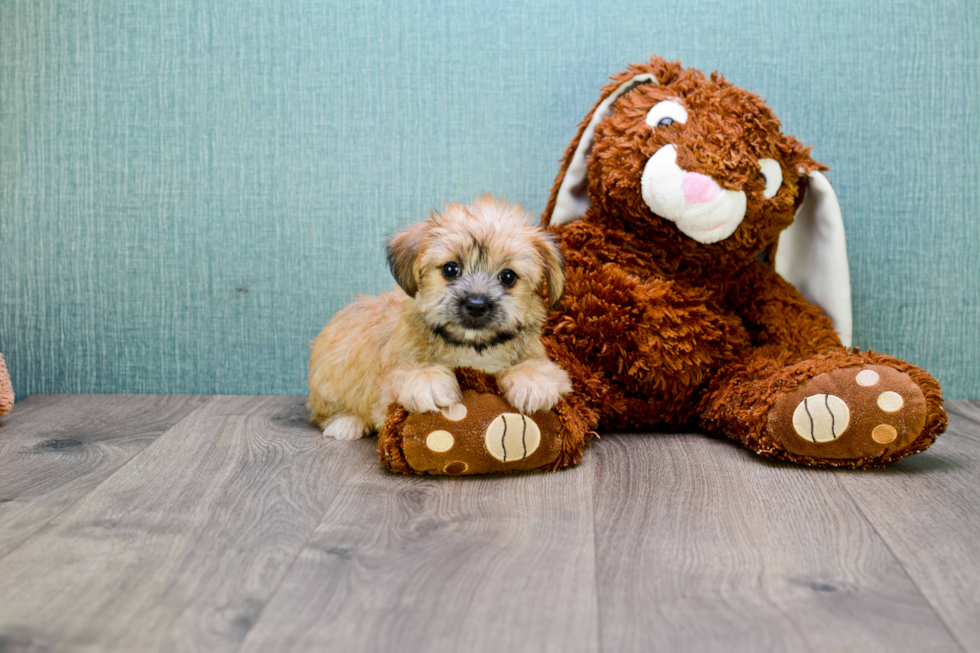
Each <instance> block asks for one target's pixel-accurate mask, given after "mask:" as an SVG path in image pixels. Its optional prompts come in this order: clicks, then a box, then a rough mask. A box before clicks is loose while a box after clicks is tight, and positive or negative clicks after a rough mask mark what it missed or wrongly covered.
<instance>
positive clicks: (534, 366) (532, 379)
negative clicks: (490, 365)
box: [497, 359, 572, 415]
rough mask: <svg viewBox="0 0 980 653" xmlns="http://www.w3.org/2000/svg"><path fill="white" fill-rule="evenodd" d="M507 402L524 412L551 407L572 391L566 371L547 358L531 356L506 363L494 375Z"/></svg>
mask: <svg viewBox="0 0 980 653" xmlns="http://www.w3.org/2000/svg"><path fill="white" fill-rule="evenodd" d="M497 383H498V384H499V385H500V389H501V390H503V391H504V396H505V397H506V398H507V401H508V402H510V405H511V406H513V407H514V408H516V409H517V410H519V411H521V412H522V413H525V414H528V415H530V414H533V413H536V412H538V411H540V410H551V409H552V408H554V407H555V404H557V403H558V400H559V399H561V396H562V395H563V394H566V393H568V392H571V391H572V383H571V381H569V379H568V373H567V372H565V370H563V369H561V368H560V367H558V366H557V365H555V364H554V363H552V362H551V361H550V360H547V359H533V360H528V361H524V362H523V363H519V364H517V365H514V366H513V367H509V368H507V369H506V370H504V371H503V372H501V373H500V375H499V376H498V377H497Z"/></svg>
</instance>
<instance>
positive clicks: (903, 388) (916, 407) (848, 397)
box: [766, 364, 927, 461]
mask: <svg viewBox="0 0 980 653" xmlns="http://www.w3.org/2000/svg"><path fill="white" fill-rule="evenodd" d="M926 416H927V406H926V399H925V395H924V394H923V392H922V389H921V388H920V387H919V386H918V385H917V384H916V383H915V381H913V380H912V378H911V377H910V376H909V375H908V374H906V373H905V372H901V371H899V370H896V369H893V368H891V367H887V366H884V365H868V364H866V365H861V366H856V367H845V368H841V369H836V370H832V371H830V372H824V373H823V374H818V375H817V376H814V377H813V378H810V379H807V380H806V381H803V382H802V383H800V384H799V385H798V386H797V387H796V388H795V389H794V390H792V391H790V392H786V393H783V394H781V395H780V396H779V397H778V398H777V399H776V403H775V405H774V406H773V408H772V410H771V411H770V413H769V419H768V424H767V429H766V430H767V432H768V433H767V434H768V436H769V438H770V439H771V440H772V441H773V443H775V444H777V445H779V446H781V447H782V448H783V449H784V450H785V451H787V452H788V453H790V454H793V455H795V456H805V457H807V458H811V459H828V460H829V461H833V460H862V459H876V460H881V459H885V458H894V457H895V455H896V454H898V455H899V457H901V456H902V455H908V454H909V453H914V451H912V450H910V447H912V445H913V444H914V443H915V442H916V440H917V439H918V438H919V436H920V434H921V433H922V431H923V427H924V426H925V424H926Z"/></svg>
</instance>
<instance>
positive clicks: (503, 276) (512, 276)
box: [497, 269, 517, 288]
mask: <svg viewBox="0 0 980 653" xmlns="http://www.w3.org/2000/svg"><path fill="white" fill-rule="evenodd" d="M497 278H498V279H500V283H501V284H503V286H504V288H513V287H514V284H515V283H517V273H516V272H514V271H513V270H510V269H507V270H504V271H503V272H501V273H500V274H498V275H497Z"/></svg>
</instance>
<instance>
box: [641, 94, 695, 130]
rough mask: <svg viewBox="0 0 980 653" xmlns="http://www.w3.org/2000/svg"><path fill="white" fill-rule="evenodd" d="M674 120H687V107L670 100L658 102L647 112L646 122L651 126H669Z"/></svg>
mask: <svg viewBox="0 0 980 653" xmlns="http://www.w3.org/2000/svg"><path fill="white" fill-rule="evenodd" d="M675 122H679V123H681V124H682V125H683V124H684V123H686V122H687V109H685V108H684V107H682V106H681V105H679V104H678V103H677V102H673V101H672V100H665V101H663V102H658V103H657V104H655V105H654V107H653V108H652V109H650V113H648V114H647V124H648V125H650V126H651V127H670V126H671V125H673V124H674V123H675Z"/></svg>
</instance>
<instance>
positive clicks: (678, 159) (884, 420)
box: [381, 57, 946, 473]
mask: <svg viewBox="0 0 980 653" xmlns="http://www.w3.org/2000/svg"><path fill="white" fill-rule="evenodd" d="M612 80H613V81H612V82H611V83H610V84H608V85H607V86H605V87H604V88H603V89H602V92H601V97H600V99H599V102H598V103H597V104H596V106H595V107H594V108H593V109H592V111H590V112H589V114H588V115H587V116H586V117H585V119H584V120H583V122H582V124H581V125H580V127H579V130H578V133H577V135H576V136H575V138H574V140H573V141H572V143H571V144H570V145H569V147H568V149H567V151H566V153H565V157H564V161H563V165H562V167H561V170H560V171H559V174H558V177H557V179H556V180H555V184H554V187H553V189H552V192H551V197H550V200H549V202H548V206H547V208H546V210H545V212H544V216H543V221H544V223H545V224H547V225H550V228H551V229H552V230H553V231H554V233H555V234H556V235H557V236H558V238H559V239H560V241H561V243H562V245H563V251H564V253H565V256H566V259H567V267H566V276H567V279H566V294H565V299H564V301H563V305H562V308H561V310H560V311H559V312H558V313H555V314H553V315H552V316H551V318H550V319H549V321H548V323H547V325H546V327H545V330H544V334H545V343H546V346H547V348H548V351H549V354H550V355H551V357H552V358H553V359H554V360H555V361H556V362H557V363H558V364H559V365H560V366H562V367H563V368H564V369H565V370H567V371H568V372H569V374H570V376H571V378H572V382H573V385H574V387H575V395H574V396H573V397H572V398H571V399H570V402H569V403H572V402H574V403H572V405H571V406H568V407H567V410H566V416H567V417H571V416H572V413H573V409H574V412H575V413H576V414H575V415H574V418H575V419H574V420H572V419H566V421H567V422H568V424H569V425H570V426H571V427H572V428H573V429H575V428H578V429H579V430H578V431H577V432H576V433H575V437H573V438H570V441H574V442H576V443H584V441H585V438H584V437H582V431H590V430H592V429H594V428H602V429H607V430H617V429H648V430H653V429H677V428H689V427H696V428H700V429H701V430H703V431H705V432H706V433H708V434H712V435H718V436H724V437H728V438H731V439H734V440H738V441H740V442H741V443H742V444H744V445H745V446H746V447H748V448H750V449H752V450H753V451H755V452H757V453H759V454H762V455H764V456H767V457H770V458H776V459H780V460H784V461H790V462H795V463H800V464H804V465H811V466H834V467H873V466H879V465H883V464H887V463H891V462H895V461H897V460H900V459H902V458H904V457H905V456H908V455H910V454H913V453H917V452H920V451H923V450H925V449H926V448H928V447H929V445H931V444H932V443H933V441H934V440H935V439H936V437H937V436H939V435H940V434H941V433H942V432H943V431H944V430H945V427H946V413H945V410H944V408H943V400H942V394H941V392H940V389H939V384H938V383H937V382H936V381H935V379H933V378H932V377H931V376H930V375H929V374H928V373H926V372H925V371H923V370H921V369H919V368H917V367H915V366H913V365H910V364H909V363H906V362H904V361H901V360H898V359H895V358H892V357H890V356H886V355H883V354H877V353H873V352H871V351H866V352H859V351H858V350H856V349H855V350H851V349H849V348H848V347H846V346H845V345H848V344H849V340H850V321H851V315H850V282H849V278H848V272H847V259H846V252H845V246H844V232H843V222H842V220H841V216H840V210H839V206H838V204H837V200H836V197H835V196H834V193H833V189H832V187H831V186H830V183H829V182H828V181H827V178H826V177H825V176H824V175H823V174H822V172H821V171H822V170H825V169H826V167H825V166H823V165H821V164H819V163H817V162H816V161H814V160H813V159H811V158H810V155H809V148H805V147H803V146H802V145H801V144H800V143H799V142H797V141H796V139H794V138H793V137H792V136H785V135H783V133H782V132H781V130H780V124H779V121H778V120H777V119H776V117H775V116H774V115H773V114H772V112H771V111H770V110H769V108H768V107H766V106H765V104H764V102H763V101H762V100H761V99H760V98H759V97H758V96H756V95H754V94H752V93H749V92H748V91H745V90H743V89H740V88H738V87H735V86H732V85H731V84H729V83H728V82H726V81H725V80H724V78H723V77H721V76H720V75H719V74H717V73H714V74H712V75H710V76H705V75H704V74H702V73H701V72H700V71H698V70H694V69H684V68H683V67H682V66H681V65H680V63H678V62H667V61H664V60H663V59H660V58H658V57H654V58H652V59H651V60H650V62H649V63H646V64H642V65H632V66H630V67H629V69H628V70H626V71H624V72H622V73H619V74H617V75H615V76H613V78H612ZM790 282H792V284H791V283H790ZM794 284H795V286H794ZM804 295H806V297H809V298H810V300H812V301H813V302H814V303H811V302H810V301H808V300H807V299H806V298H805V297H804ZM818 305H819V306H818ZM821 308H822V309H823V310H821ZM835 327H836V331H835ZM485 390H486V389H485ZM476 399H477V398H476V397H475V396H474V395H468V396H467V402H466V405H470V403H471V402H475V401H476ZM474 412H475V411H474ZM502 412H506V410H505V409H504V408H501V409H499V410H497V411H496V413H494V411H493V410H492V409H491V408H489V407H488V408H487V409H485V410H484V411H481V413H480V416H479V423H474V424H470V423H469V420H468V419H462V420H460V421H459V422H454V423H451V424H450V423H440V424H438V425H437V424H434V423H431V424H430V423H429V422H428V421H426V420H430V421H431V418H430V417H427V416H425V415H408V416H405V415H404V414H400V415H399V413H398V411H397V410H394V411H393V412H392V413H391V414H390V419H389V424H388V425H386V429H385V433H383V434H382V435H383V441H382V443H381V448H382V452H383V455H382V462H383V463H384V464H386V466H388V467H389V468H390V469H395V470H396V471H406V472H410V471H416V472H429V473H454V472H456V473H460V472H461V473H475V472H476V471H477V470H476V468H475V467H471V468H470V469H471V470H472V472H470V471H462V468H461V467H459V466H457V467H453V468H444V469H442V470H441V471H438V470H436V469H434V468H433V467H418V466H413V462H412V460H410V459H411V456H407V457H406V458H405V459H399V458H397V456H395V455H393V454H392V455H390V456H389V458H388V461H387V462H386V456H385V454H384V452H385V451H388V452H389V453H390V452H391V451H392V450H393V449H392V448H391V447H390V446H389V447H388V448H387V449H386V446H387V445H386V443H385V438H387V442H388V443H389V444H390V443H391V442H392V440H391V437H392V434H393V433H399V432H400V433H406V434H407V433H409V432H413V433H416V432H417V433H421V432H423V431H426V430H427V429H430V430H429V431H427V432H431V429H435V428H436V427H437V426H438V427H439V429H437V430H440V429H441V430H445V431H446V432H450V433H458V434H459V437H457V438H456V439H457V441H459V440H467V441H472V442H473V443H474V444H473V445H472V446H474V447H476V446H477V445H476V443H477V442H480V443H483V444H484V446H490V445H489V444H486V443H488V442H492V440H493V439H494V437H495V434H496V433H497V431H493V432H492V433H491V432H489V431H488V430H487V427H486V424H488V423H490V422H492V421H493V419H495V418H496V416H497V415H499V414H500V413H502ZM535 419H538V417H537V416H535ZM546 431H547V432H549V433H550V431H549V430H548V429H546V428H545V429H542V439H544V433H545V432H546ZM396 437H397V436H396ZM554 437H555V438H557V439H559V440H560V439H561V437H562V436H561V435H560V434H559V435H555V436H554ZM394 450H397V447H394ZM405 452H406V453H408V448H407V447H406V448H405ZM395 459H398V460H399V464H398V465H395V464H394V463H392V462H391V461H392V460H395ZM405 460H408V464H407V465H406V464H405V462H404V461H405ZM566 460H569V461H573V460H576V458H575V457H574V456H573V457H568V458H566ZM499 462H500V461H498V463H499ZM558 466H561V465H556V467H558ZM507 469H508V467H507V465H506V464H505V463H501V464H498V465H496V466H494V467H492V468H488V467H486V466H484V467H481V468H480V470H479V471H482V472H486V471H506V470H507Z"/></svg>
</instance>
